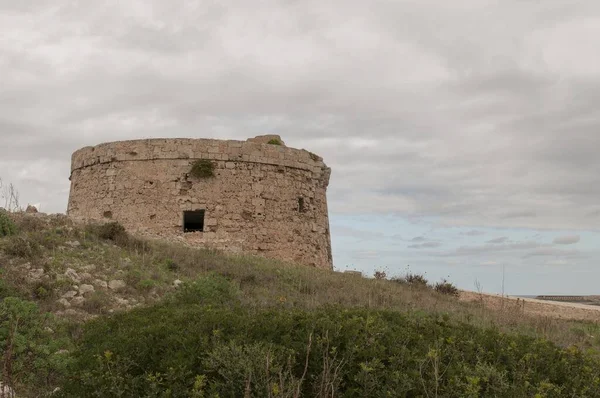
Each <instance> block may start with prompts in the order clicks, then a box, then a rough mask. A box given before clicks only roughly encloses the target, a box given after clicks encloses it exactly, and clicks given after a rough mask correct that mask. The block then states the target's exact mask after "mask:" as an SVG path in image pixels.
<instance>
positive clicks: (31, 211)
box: [25, 205, 38, 214]
mask: <svg viewBox="0 0 600 398" xmlns="http://www.w3.org/2000/svg"><path fill="white" fill-rule="evenodd" d="M37 212H38V209H37V207H35V206H32V205H27V209H25V213H29V214H35V213H37Z"/></svg>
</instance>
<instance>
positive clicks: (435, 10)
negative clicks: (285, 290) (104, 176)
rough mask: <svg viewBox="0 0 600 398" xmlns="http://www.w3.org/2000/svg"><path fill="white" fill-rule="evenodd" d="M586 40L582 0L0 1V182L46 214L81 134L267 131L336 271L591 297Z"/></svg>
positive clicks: (62, 198) (598, 266) (590, 38)
mask: <svg viewBox="0 0 600 398" xmlns="http://www.w3.org/2000/svg"><path fill="white" fill-rule="evenodd" d="M598 48H600V3H599V2H596V1H593V0H587V1H576V0H573V1H564V0H544V1H543V2H533V1H517V0H501V1H489V0H454V1H442V0H435V1H433V0H389V1H383V0H371V1H368V2H366V1H349V0H344V1H342V0H330V1H322V0H319V1H317V0H314V1H313V0H278V1H275V0H273V1H259V0H257V1H247V0H239V1H233V0H231V1H209V0H206V1H191V0H190V1H166V0H128V1H119V0H109V1H105V0H98V1H93V2H92V1H82V0H20V1H13V0H0V137H1V141H0V177H2V178H3V180H4V181H10V182H13V183H14V184H15V185H16V186H17V188H18V190H19V191H20V192H21V198H22V201H24V202H30V203H41V205H42V210H43V211H47V212H64V211H65V209H66V204H67V197H68V190H69V181H68V177H69V162H70V155H71V153H72V152H73V151H74V150H76V149H78V148H79V147H82V146H85V145H95V144H98V143H100V142H105V141H113V140H120V139H131V138H146V137H209V138H224V139H225V138H227V139H246V138H248V137H253V136H255V135H258V134H266V133H275V134H280V135H281V136H282V138H283V139H284V140H285V141H286V143H287V144H288V145H290V146H294V147H299V148H306V149H309V150H311V151H313V152H316V153H318V154H320V155H322V156H323V157H324V158H325V161H326V162H327V164H328V165H329V166H331V167H332V168H333V174H332V179H331V185H330V189H329V193H328V195H329V204H330V212H331V228H332V234H333V236H332V240H333V249H334V261H335V266H336V268H338V269H341V270H344V269H358V270H362V271H364V272H365V273H368V274H372V273H373V271H374V270H375V269H380V270H386V272H387V273H388V274H390V275H394V274H401V273H404V272H406V270H407V268H408V269H409V270H410V271H412V272H419V273H425V274H426V275H427V276H428V277H429V279H431V280H433V281H436V280H439V279H440V278H443V277H446V278H448V279H449V280H451V281H452V282H454V283H456V284H457V285H459V286H460V287H462V288H466V289H475V281H478V282H479V284H480V286H481V287H482V288H483V290H485V291H489V292H499V291H500V290H501V285H502V275H503V273H504V276H505V291H506V292H508V293H511V294H538V293H547V294H558V293H570V294H577V293H579V294H588V293H589V294H594V293H595V294H600V286H599V284H598V281H600V234H599V232H598V225H599V223H600V156H598V154H597V152H598V150H599V148H600V135H599V134H600V110H599V108H598V107H599V104H600V51H598Z"/></svg>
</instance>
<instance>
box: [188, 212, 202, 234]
mask: <svg viewBox="0 0 600 398" xmlns="http://www.w3.org/2000/svg"><path fill="white" fill-rule="evenodd" d="M196 231H198V232H202V231H204V210H193V211H184V212H183V232H196Z"/></svg>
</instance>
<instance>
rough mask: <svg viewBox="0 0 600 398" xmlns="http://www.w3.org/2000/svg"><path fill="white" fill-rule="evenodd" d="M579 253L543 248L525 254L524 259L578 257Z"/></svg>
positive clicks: (576, 251)
mask: <svg viewBox="0 0 600 398" xmlns="http://www.w3.org/2000/svg"><path fill="white" fill-rule="evenodd" d="M580 255H581V253H580V252H579V251H578V250H564V249H557V248H553V247H543V248H539V249H536V250H533V251H531V252H529V253H527V254H526V255H525V256H524V257H525V258H528V257H578V256H580Z"/></svg>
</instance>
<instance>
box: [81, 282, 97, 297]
mask: <svg viewBox="0 0 600 398" xmlns="http://www.w3.org/2000/svg"><path fill="white" fill-rule="evenodd" d="M95 290H96V289H94V286H92V285H81V286H79V294H80V295H82V296H85V295H86V294H88V293H93V292H94V291H95Z"/></svg>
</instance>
